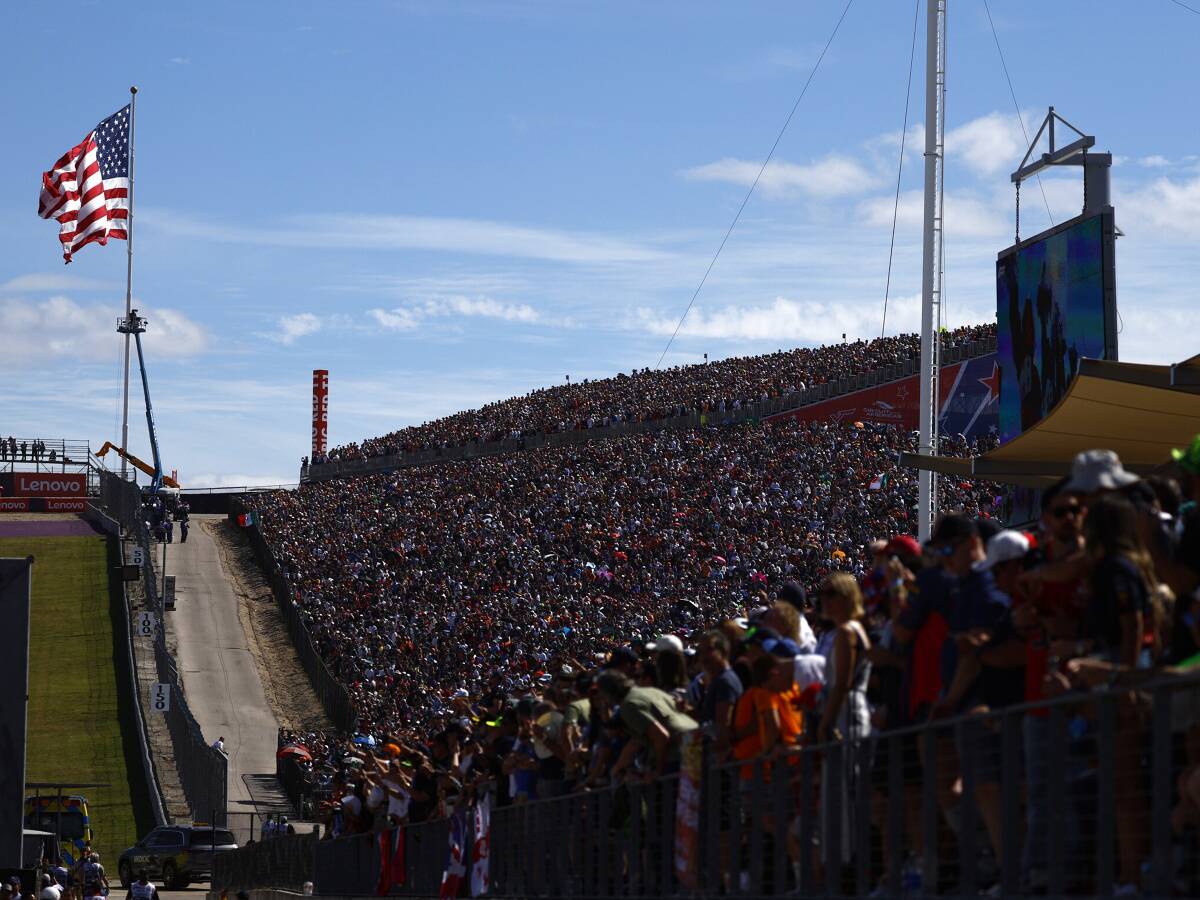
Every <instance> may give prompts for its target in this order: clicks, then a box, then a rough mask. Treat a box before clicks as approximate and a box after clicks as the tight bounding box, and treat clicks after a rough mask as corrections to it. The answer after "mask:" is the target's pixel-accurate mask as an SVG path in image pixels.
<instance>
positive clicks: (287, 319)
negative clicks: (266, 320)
mask: <svg viewBox="0 0 1200 900" xmlns="http://www.w3.org/2000/svg"><path fill="white" fill-rule="evenodd" d="M322 324H323V323H322V322H321V319H320V317H319V316H316V315H313V314H312V313H308V312H304V313H296V314H295V315H290V316H280V317H279V319H278V320H277V322H276V325H277V326H278V330H277V331H275V332H273V333H270V334H267V335H265V336H266V337H268V338H270V339H271V340H273V341H276V342H278V343H280V344H294V343H295V342H296V339H297V338H302V337H304V336H305V335H307V334H315V333H316V332H318V331H320V330H321V328H322Z"/></svg>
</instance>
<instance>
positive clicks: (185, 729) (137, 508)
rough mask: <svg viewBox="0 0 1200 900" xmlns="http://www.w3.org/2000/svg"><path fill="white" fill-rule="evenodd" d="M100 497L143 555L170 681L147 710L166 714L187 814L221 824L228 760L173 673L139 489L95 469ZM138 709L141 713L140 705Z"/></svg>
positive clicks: (157, 646) (161, 672)
mask: <svg viewBox="0 0 1200 900" xmlns="http://www.w3.org/2000/svg"><path fill="white" fill-rule="evenodd" d="M100 499H101V503H102V505H103V506H104V508H105V510H107V511H108V514H109V515H110V516H112V517H113V518H114V519H116V520H117V522H119V523H120V524H121V527H122V528H123V529H124V531H125V536H126V537H127V538H130V539H132V540H133V542H134V543H136V544H139V545H140V546H141V547H142V553H143V555H144V557H145V559H146V564H145V565H143V566H142V586H143V588H144V590H145V597H146V600H145V604H146V608H147V609H149V610H151V611H152V612H154V613H156V614H157V615H158V621H159V622H160V623H161V625H160V627H159V629H158V631H157V633H156V635H155V638H154V666H155V671H156V673H157V677H158V680H159V682H160V683H163V684H169V685H170V686H171V702H170V707H169V709H168V710H167V711H166V712H165V713H153V715H164V716H165V717H166V723H167V730H168V731H169V732H170V734H171V749H172V752H173V754H174V757H175V767H176V769H177V770H178V771H179V781H180V785H181V786H182V788H183V793H184V796H185V797H186V798H187V802H188V808H189V810H190V811H191V815H192V819H193V820H195V821H209V820H210V817H212V816H213V815H214V811H215V815H216V817H217V821H213V822H212V824H213V825H224V824H225V809H226V805H227V802H226V801H227V797H228V784H227V778H228V760H227V759H226V757H225V754H224V753H222V752H221V751H220V750H216V749H214V748H213V747H211V746H209V745H208V743H207V742H206V741H205V740H204V734H203V732H202V731H201V729H200V725H199V724H198V723H197V722H196V718H195V716H193V715H192V711H191V709H190V708H189V706H188V702H187V695H186V694H185V693H184V689H183V679H182V678H180V676H179V668H178V666H177V665H176V663H175V658H174V657H173V656H172V655H171V653H170V651H169V650H168V649H167V641H166V630H165V620H164V618H163V605H162V600H161V598H160V597H159V593H158V582H157V579H156V578H155V574H154V567H153V565H152V564H151V561H152V560H153V559H154V552H153V545H152V543H151V541H150V532H149V530H148V528H147V527H146V525H147V523H146V520H145V518H144V516H143V509H142V493H141V491H140V490H139V489H138V486H137V485H136V484H134V483H133V482H131V481H122V480H121V478H120V477H119V476H117V475H115V474H113V473H111V472H101V473H100ZM139 694H140V692H139ZM143 713H144V714H145V713H146V711H145V708H144V707H143Z"/></svg>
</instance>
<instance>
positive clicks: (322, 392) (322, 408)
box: [312, 369, 329, 456]
mask: <svg viewBox="0 0 1200 900" xmlns="http://www.w3.org/2000/svg"><path fill="white" fill-rule="evenodd" d="M328 434H329V370H328V369H313V395H312V454H313V456H318V455H321V454H323V453H324V452H325V446H326V444H325V439H326V437H327V436H328Z"/></svg>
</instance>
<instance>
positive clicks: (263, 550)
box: [229, 499, 355, 799]
mask: <svg viewBox="0 0 1200 900" xmlns="http://www.w3.org/2000/svg"><path fill="white" fill-rule="evenodd" d="M231 507H232V508H231V511H230V513H229V519H230V521H231V522H233V523H234V524H235V525H236V524H237V520H238V516H239V515H244V514H247V513H248V512H249V510H248V509H247V508H246V505H245V504H244V503H243V502H242V501H241V500H237V499H235V500H234V501H233V502H232V504H231ZM242 531H243V532H244V533H245V534H246V536H247V538H248V539H249V541H250V547H251V548H252V549H253V551H254V558H255V559H256V560H257V561H258V565H259V568H260V569H262V573H263V577H265V578H266V580H267V584H269V585H270V586H271V592H272V593H273V594H274V595H275V601H276V603H278V604H279V611H280V613H281V614H282V615H283V621H284V622H285V623H286V624H287V630H288V635H289V636H290V637H291V639H292V645H293V646H294V647H295V648H296V655H297V657H298V658H299V659H300V664H301V665H302V666H304V671H305V672H307V673H308V678H309V681H310V682H311V683H312V687H313V691H315V692H316V695H317V698H318V699H319V700H320V701H321V706H322V707H323V708H324V710H325V714H326V715H327V716H329V719H330V721H331V722H333V724H334V725H335V726H336V727H337V728H339V729H341V730H342V731H350V730H351V729H353V727H354V719H355V717H354V707H353V705H352V704H351V702H350V694H349V692H347V690H346V688H345V686H344V685H343V684H342V683H341V682H339V681H338V680H337V678H336V677H335V676H334V674H333V672H331V671H330V670H329V666H327V665H326V664H325V660H324V659H322V658H321V654H320V653H319V652H318V651H317V648H316V646H315V645H314V644H313V641H312V636H311V635H310V634H309V633H308V626H306V625H305V624H304V620H303V619H302V618H301V616H300V611H299V609H297V607H296V604H295V601H294V600H293V599H292V588H291V585H289V584H288V580H287V578H286V576H285V575H284V574H283V570H282V569H280V567H279V563H278V562H276V561H275V557H274V556H273V555H272V554H271V550H270V548H269V547H267V542H266V540H265V539H264V538H263V536H262V533H261V532H260V531H259V528H258V524H257V523H255V524H252V525H247V526H243V527H242ZM293 799H295V798H293Z"/></svg>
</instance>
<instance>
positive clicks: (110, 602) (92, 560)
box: [0, 535, 154, 874]
mask: <svg viewBox="0 0 1200 900" xmlns="http://www.w3.org/2000/svg"><path fill="white" fill-rule="evenodd" d="M28 555H33V556H34V558H35V562H34V566H33V608H32V616H31V622H30V644H31V646H30V658H29V743H28V749H27V754H26V780H27V781H29V782H35V781H63V782H75V783H106V784H109V785H110V787H107V788H88V789H81V790H79V791H69V792H68V793H81V794H83V795H84V796H86V797H87V798H88V804H89V810H90V814H91V824H92V829H93V831H94V833H95V837H96V840H95V848H96V849H97V850H99V851H100V853H101V856H102V861H103V862H104V863H106V865H107V867H108V868H109V870H110V871H111V872H113V873H114V874H115V872H116V857H117V855H118V854H119V853H120V852H121V851H122V850H124V849H125V848H126V847H128V846H130V845H131V844H132V843H134V841H135V840H136V839H137V838H138V837H139V836H140V835H141V834H144V833H145V832H146V831H148V830H149V829H150V828H151V827H153V825H154V822H153V816H152V813H151V812H150V806H149V801H148V798H147V795H146V793H145V790H146V786H145V784H144V778H143V777H142V772H141V769H140V767H139V765H138V761H139V759H140V757H139V756H138V755H137V733H136V724H134V721H133V719H132V716H131V712H132V710H131V709H130V703H129V700H128V698H127V697H126V696H125V695H124V692H123V691H122V690H121V687H120V684H119V683H118V681H117V673H118V671H119V670H118V666H119V665H122V666H123V665H124V661H123V660H122V659H121V657H120V655H119V654H117V653H116V652H115V651H116V647H117V646H118V645H116V644H114V641H113V629H114V627H117V628H120V627H122V617H123V615H124V605H123V603H122V601H121V597H120V596H117V597H111V596H110V591H109V573H108V557H107V548H106V541H105V538H104V537H102V536H100V535H96V536H95V537H7V538H0V556H28ZM124 719H128V720H129V724H128V733H127V734H126V735H124V736H123V735H122V724H123V720H124ZM131 742H132V743H131ZM131 750H132V751H133V754H132V755H131V754H130V751H131Z"/></svg>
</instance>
